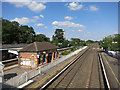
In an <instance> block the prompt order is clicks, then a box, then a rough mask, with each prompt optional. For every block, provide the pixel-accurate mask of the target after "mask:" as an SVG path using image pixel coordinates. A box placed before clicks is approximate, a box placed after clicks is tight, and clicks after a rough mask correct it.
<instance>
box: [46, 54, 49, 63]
mask: <svg viewBox="0 0 120 90" xmlns="http://www.w3.org/2000/svg"><path fill="white" fill-rule="evenodd" d="M47 58H48V54H46V55H45V61H46V63H48V60H47Z"/></svg>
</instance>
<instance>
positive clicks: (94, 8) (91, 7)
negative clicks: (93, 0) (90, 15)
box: [90, 5, 98, 11]
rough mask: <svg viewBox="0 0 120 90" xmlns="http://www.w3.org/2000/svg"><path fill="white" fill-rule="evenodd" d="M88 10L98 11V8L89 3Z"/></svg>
mask: <svg viewBox="0 0 120 90" xmlns="http://www.w3.org/2000/svg"><path fill="white" fill-rule="evenodd" d="M90 11H98V8H97V7H96V6H93V5H91V6H90Z"/></svg>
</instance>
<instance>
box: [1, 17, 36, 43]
mask: <svg viewBox="0 0 120 90" xmlns="http://www.w3.org/2000/svg"><path fill="white" fill-rule="evenodd" d="M34 41H35V32H34V29H33V28H32V27H28V26H27V25H24V26H22V25H21V26H20V24H19V23H18V22H16V21H13V22H11V21H8V20H6V19H2V43H3V44H15V43H32V42H34Z"/></svg>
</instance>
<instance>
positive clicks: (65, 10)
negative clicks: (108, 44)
mask: <svg viewBox="0 0 120 90" xmlns="http://www.w3.org/2000/svg"><path fill="white" fill-rule="evenodd" d="M2 17H3V18H4V19H7V20H10V21H17V22H19V23H20V24H21V25H28V26H31V27H33V28H34V31H35V32H36V34H45V35H46V36H47V37H49V38H50V39H51V38H52V35H53V34H54V32H55V29H64V31H65V38H66V39H68V40H70V39H71V38H80V39H81V40H102V39H103V38H104V37H105V36H108V35H113V34H117V33H118V3H117V2H36V1H32V2H24V3H23V2H9V0H8V1H7V2H2Z"/></svg>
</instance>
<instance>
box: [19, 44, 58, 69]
mask: <svg viewBox="0 0 120 90" xmlns="http://www.w3.org/2000/svg"><path fill="white" fill-rule="evenodd" d="M58 48H59V47H57V46H55V45H53V44H51V43H49V42H34V43H31V44H29V45H27V46H25V47H24V48H23V49H21V50H20V51H19V53H18V58H19V59H18V65H19V67H20V68H22V69H35V68H36V67H38V66H39V65H43V64H45V63H50V62H52V61H53V60H54V59H57V58H59V56H60V55H59V51H58V50H57V49H58Z"/></svg>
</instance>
